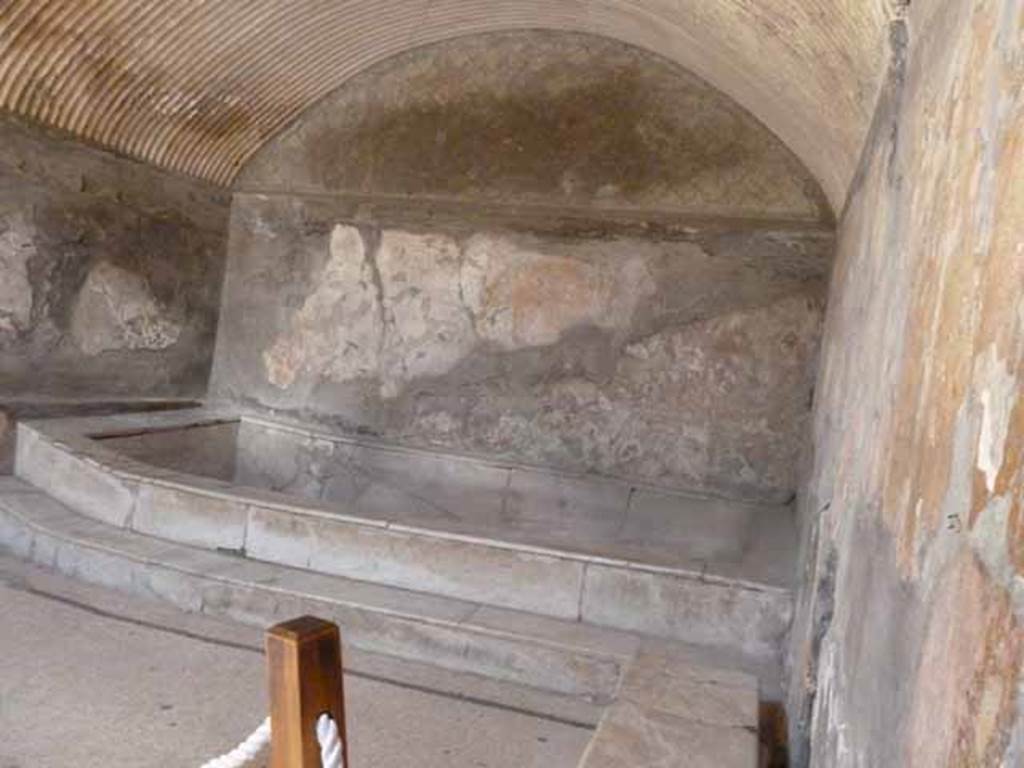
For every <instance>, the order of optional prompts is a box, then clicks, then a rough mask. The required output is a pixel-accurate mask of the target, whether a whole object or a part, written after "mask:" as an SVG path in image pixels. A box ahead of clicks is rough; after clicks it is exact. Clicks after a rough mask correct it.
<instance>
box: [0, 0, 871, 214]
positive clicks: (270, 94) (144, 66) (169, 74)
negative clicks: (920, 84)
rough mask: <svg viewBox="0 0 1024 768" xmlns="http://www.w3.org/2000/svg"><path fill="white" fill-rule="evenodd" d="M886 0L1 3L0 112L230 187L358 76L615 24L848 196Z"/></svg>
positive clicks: (601, 31) (620, 35)
mask: <svg viewBox="0 0 1024 768" xmlns="http://www.w3.org/2000/svg"><path fill="white" fill-rule="evenodd" d="M888 3H889V0H757V2H752V1H751V0H8V2H7V3H5V4H4V5H3V7H2V9H0V107H2V108H5V109H7V110H10V111H12V112H14V113H17V114H21V115H24V116H26V117H28V118H30V119H34V120H37V121H39V122H42V123H44V124H47V125H51V126H54V127H56V128H59V129H62V130H65V131H68V132H70V133H72V134H75V135H78V136H80V137H82V138H85V139H87V140H90V141H93V142H96V143H99V144H101V145H104V146H108V147H110V148H112V149H115V150H118V151H121V152H123V153H125V154H128V155H132V156H135V157H138V158H140V159H142V160H145V161H148V162H151V163H154V164H156V165H159V166H163V167H165V168H169V169H171V170H175V171H179V172H183V173H186V174H190V175H193V176H197V177H200V178H204V179H207V180H209V181H212V182H215V183H219V184H230V183H231V182H232V180H233V179H234V177H235V175H236V174H237V173H238V171H239V170H240V168H241V167H242V165H243V164H244V163H245V161H246V160H247V159H248V158H249V157H250V156H252V155H253V154H254V153H255V152H256V151H257V150H258V149H259V147H260V146H261V145H262V144H263V143H265V142H266V141H267V140H269V139H270V138H271V137H273V136H274V135H275V134H276V133H277V132H279V131H280V130H281V129H282V128H283V127H284V126H285V125H287V124H288V123H289V122H290V121H291V120H292V119H294V118H295V117H296V116H297V115H298V114H299V113H300V112H302V111H303V110H305V109H306V108H308V107H309V106H311V105H312V104H314V103H315V102H317V101H318V100H319V99H320V98H322V97H323V96H325V95H326V94H327V93H329V92H331V91H333V90H334V89H336V88H338V87H339V86H340V85H341V84H342V83H344V82H345V80H347V79H348V78H349V77H351V76H352V75H353V74H355V73H357V72H359V71H360V70H362V69H365V68H366V67H368V66H370V65H372V64H374V63H376V62H378V61H380V60H382V59H385V58H388V57H389V56H392V55H395V54H397V53H400V52H402V51H404V50H407V49H409V48H413V47H417V46H421V45H426V44H429V43H434V42H439V41H442V40H446V39H449V38H453V37H457V36H461V35H466V34H470V33H478V32H488V31H506V30H515V29H529V28H546V29H555V30H565V31H573V32H584V33H590V34H598V35H603V36H606V37H611V38H614V39H617V40H620V41H622V42H625V43H629V44H632V45H635V46H638V47H641V48H645V49H647V50H650V51H652V52H654V53H657V54H660V55H662V56H665V57H666V58H668V59H670V60H673V61H675V62H677V63H678V64H680V65H682V66H684V67H686V68H687V69H689V70H691V71H692V72H694V73H696V74H697V75H699V76H701V77H703V78H704V79H705V80H707V81H708V82H710V83H711V84H712V85H714V86H716V87H717V88H719V89H720V90H722V91H723V92H724V93H726V94H727V95H729V96H731V97H732V98H734V99H735V100H736V101H737V102H739V103H740V104H741V105H743V106H744V107H746V108H747V109H748V110H749V111H750V112H752V113H753V114H754V115H755V116H757V117H758V118H759V119H760V120H761V121H762V122H763V123H764V124H765V125H767V126H768V128H770V129H771V130H772V131H773V132H774V133H775V134H776V135H778V136H779V137H780V138H781V139H782V141H783V142H785V143H786V144H787V145H788V146H789V147H790V148H791V149H792V150H793V151H794V152H795V153H796V154H797V156H798V157H800V158H801V159H802V160H803V162H804V163H805V164H806V165H807V167H808V168H809V169H810V170H811V172H812V173H813V174H814V175H815V176H816V177H817V179H818V180H819V182H820V183H821V185H822V187H823V189H824V190H825V192H826V194H827V195H828V196H829V198H830V201H831V202H832V204H833V206H834V207H837V208H838V207H839V206H841V204H842V202H843V199H844V197H845V194H846V189H847V186H848V184H849V180H850V178H851V177H852V175H853V172H854V168H855V164H856V160H857V156H858V154H859V151H860V146H861V143H862V141H863V137H864V134H865V132H866V129H867V125H868V122H869V119H870V114H871V110H872V108H873V105H874V99H875V94H876V92H877V87H878V81H879V78H880V76H881V73H882V70H883V68H884V64H885V46H886V34H887V33H886V24H887V22H888V20H889V19H888V16H889V11H888Z"/></svg>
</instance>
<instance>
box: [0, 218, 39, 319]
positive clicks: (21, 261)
mask: <svg viewBox="0 0 1024 768" xmlns="http://www.w3.org/2000/svg"><path fill="white" fill-rule="evenodd" d="M35 253H36V248H35V243H34V239H33V237H32V233H31V232H30V231H29V225H28V223H27V222H26V221H25V219H24V217H23V216H20V215H19V216H16V217H15V218H13V219H11V220H8V221H7V222H6V224H5V223H4V222H0V334H15V333H18V332H19V331H23V330H25V329H26V328H28V326H29V324H30V323H31V320H32V283H31V282H30V280H29V274H28V262H29V260H30V259H31V258H32V257H33V256H34V255H35Z"/></svg>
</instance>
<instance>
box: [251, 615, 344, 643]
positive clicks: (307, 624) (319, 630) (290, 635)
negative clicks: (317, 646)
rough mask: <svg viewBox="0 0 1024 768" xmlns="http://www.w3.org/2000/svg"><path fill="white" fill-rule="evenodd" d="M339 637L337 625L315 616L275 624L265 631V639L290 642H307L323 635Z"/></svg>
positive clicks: (300, 617)
mask: <svg viewBox="0 0 1024 768" xmlns="http://www.w3.org/2000/svg"><path fill="white" fill-rule="evenodd" d="M331 634H334V635H339V634H340V633H339V632H338V625H337V624H335V623H333V622H330V621H325V620H324V619H319V618H317V617H316V616H299V617H298V618H297V619H292V620H291V621H285V622H282V623H280V624H275V625H274V626H272V627H271V628H270V629H268V630H267V637H268V639H269V637H270V636H273V637H277V638H280V639H281V640H291V641H293V642H309V641H311V640H313V639H315V638H319V637H322V636H323V635H331Z"/></svg>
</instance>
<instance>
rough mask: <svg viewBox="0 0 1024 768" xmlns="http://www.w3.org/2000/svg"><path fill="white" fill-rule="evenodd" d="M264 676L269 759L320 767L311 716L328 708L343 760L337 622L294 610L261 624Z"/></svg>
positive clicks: (284, 766) (286, 765)
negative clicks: (297, 614)
mask: <svg viewBox="0 0 1024 768" xmlns="http://www.w3.org/2000/svg"><path fill="white" fill-rule="evenodd" d="M265 641H266V647H267V667H268V676H269V680H270V738H271V745H270V765H271V767H272V768H320V744H319V741H318V740H317V736H316V721H317V719H318V718H319V717H320V715H322V714H325V713H326V714H328V715H330V716H331V718H332V719H333V720H334V722H335V723H336V724H337V726H338V733H339V735H340V737H341V745H342V756H343V758H344V765H346V766H347V765H348V739H347V733H346V730H345V693H344V687H343V680H342V662H341V635H340V632H339V631H338V626H337V625H336V624H333V623H331V622H329V621H324V620H323V619H318V618H316V617H315V616H300V617H299V618H297V619H292V620H291V621H286V622H284V623H283V624H278V625H276V626H274V627H271V628H270V629H268V630H267V633H266V637H265Z"/></svg>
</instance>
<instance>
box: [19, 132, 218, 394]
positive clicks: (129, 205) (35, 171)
mask: <svg viewBox="0 0 1024 768" xmlns="http://www.w3.org/2000/svg"><path fill="white" fill-rule="evenodd" d="M228 202H229V201H228V197H227V195H226V194H225V193H224V191H223V190H218V189H216V188H213V187H210V186H208V185H205V184H201V183H198V182H193V181H190V180H188V179H185V178H182V177H179V176H175V175H171V174H167V173H164V172H161V171H159V170H156V169H154V168H151V167H148V166H145V165H143V164H140V163H138V162H134V161H130V160H126V159H123V158H120V157H117V156H115V155H112V154H110V153H107V152H102V151H99V150H95V149H92V148H90V147H87V146H84V145H81V144H77V143H74V142H71V141H67V140H65V139H63V138H62V137H59V136H56V135H53V134H50V133H47V132H44V131H43V130H41V129H39V128H36V127H31V126H26V125H23V124H20V123H18V122H15V121H14V120H13V119H10V118H2V119H0V400H3V399H10V398H14V397H17V398H18V399H19V400H21V401H24V400H26V399H29V400H31V399H40V398H44V399H45V398H58V399H61V400H62V401H67V400H72V399H75V398H83V397H87V398H91V399H94V400H95V399H97V398H117V399H124V398H126V397H149V398H153V397H194V396H199V395H202V394H203V393H204V392H205V388H206V384H207V379H208V375H209V368H210V362H211V357H212V352H213V342H214V338H215V334H216V323H217V309H218V302H219V298H220V286H221V281H222V276H223V269H224V255H225V250H226V229H227V216H228Z"/></svg>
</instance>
